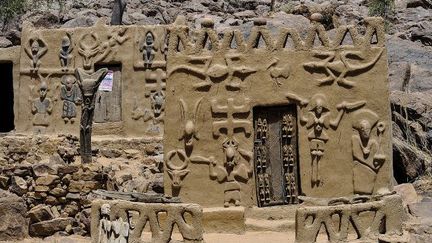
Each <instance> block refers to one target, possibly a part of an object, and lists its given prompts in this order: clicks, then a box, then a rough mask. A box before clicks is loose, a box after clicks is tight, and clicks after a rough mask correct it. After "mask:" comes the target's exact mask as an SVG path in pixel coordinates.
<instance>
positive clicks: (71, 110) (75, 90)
mask: <svg viewBox="0 0 432 243" xmlns="http://www.w3.org/2000/svg"><path fill="white" fill-rule="evenodd" d="M60 98H61V99H62V100H63V113H62V118H63V120H64V122H65V123H67V122H68V121H70V122H71V123H73V122H74V121H75V117H76V115H77V110H76V105H78V104H81V101H82V96H81V91H80V90H79V87H78V84H77V82H76V78H75V77H74V76H73V75H65V76H63V78H62V86H61V89H60Z"/></svg>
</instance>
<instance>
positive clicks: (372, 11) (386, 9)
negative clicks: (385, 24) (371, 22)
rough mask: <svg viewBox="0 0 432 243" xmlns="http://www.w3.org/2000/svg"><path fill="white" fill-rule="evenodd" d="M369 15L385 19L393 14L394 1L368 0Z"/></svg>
mask: <svg viewBox="0 0 432 243" xmlns="http://www.w3.org/2000/svg"><path fill="white" fill-rule="evenodd" d="M368 7H369V15H371V16H377V17H383V18H385V19H387V18H388V17H389V16H390V15H391V14H393V12H394V8H395V3H394V0H370V1H369V4H368Z"/></svg>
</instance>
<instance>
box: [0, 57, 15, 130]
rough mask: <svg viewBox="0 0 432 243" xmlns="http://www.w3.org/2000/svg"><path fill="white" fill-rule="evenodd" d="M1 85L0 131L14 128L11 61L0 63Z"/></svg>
mask: <svg viewBox="0 0 432 243" xmlns="http://www.w3.org/2000/svg"><path fill="white" fill-rule="evenodd" d="M0 74H1V75H2V78H1V80H2V81H1V86H2V88H1V89H0V114H1V118H0V133H6V132H10V131H12V130H14V129H15V124H14V119H15V115H14V109H13V107H14V93H13V63H12V62H6V63H0Z"/></svg>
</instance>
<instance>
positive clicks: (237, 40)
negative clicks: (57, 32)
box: [24, 18, 385, 70]
mask: <svg viewBox="0 0 432 243" xmlns="http://www.w3.org/2000/svg"><path fill="white" fill-rule="evenodd" d="M206 22H208V21H203V23H204V24H203V26H202V27H203V28H202V29H201V30H199V31H198V33H197V38H196V39H195V43H194V44H193V43H192V41H191V38H188V37H187V32H186V31H187V28H179V26H174V27H169V28H168V33H167V34H164V37H163V38H162V37H161V39H163V41H158V42H157V41H155V38H156V36H155V34H154V33H152V31H147V33H146V34H145V37H144V38H143V40H142V41H140V46H139V50H140V51H141V52H142V55H143V60H144V61H145V63H151V62H152V60H153V58H154V53H155V51H157V50H158V49H161V51H162V52H165V53H166V51H167V49H168V51H170V50H171V51H175V52H176V51H179V50H180V49H181V48H180V46H183V48H184V49H185V50H186V51H189V52H195V53H196V52H201V51H202V50H204V49H211V50H215V51H217V50H218V49H232V48H235V49H237V50H238V51H244V50H246V49H251V48H252V49H255V48H259V47H260V43H261V44H265V46H266V49H267V50H274V49H276V50H278V49H281V48H285V47H286V45H287V39H288V38H289V37H291V39H292V41H293V43H294V47H295V49H297V50H309V49H312V48H313V47H314V43H315V39H316V36H318V38H319V40H320V41H321V42H322V44H323V46H324V47H328V48H330V47H334V48H336V47H338V46H340V45H342V43H343V42H344V39H345V38H346V36H347V35H348V34H350V35H351V38H352V41H353V44H354V46H359V45H361V46H365V45H367V44H371V43H370V42H371V39H372V37H373V35H374V34H376V35H377V39H378V40H377V41H378V46H380V47H382V46H384V43H385V39H383V37H384V30H383V21H382V19H380V18H367V19H366V20H365V22H366V33H365V35H364V36H363V38H361V37H360V35H359V33H358V31H357V29H356V28H355V27H354V26H340V27H339V28H338V29H337V37H336V39H335V40H334V41H333V42H332V43H330V40H329V37H328V35H327V33H326V31H325V29H324V27H323V26H322V25H320V24H317V23H315V24H313V25H312V27H311V28H310V29H309V30H308V34H307V37H306V39H305V40H302V39H301V37H300V34H299V33H298V31H296V30H294V29H288V28H281V31H280V35H279V37H278V38H277V41H275V40H273V38H272V36H271V34H270V30H269V29H267V28H265V27H263V26H255V27H254V28H253V29H252V32H251V34H250V37H249V41H248V42H247V43H246V42H245V41H244V37H243V34H242V33H241V32H239V31H237V30H227V31H226V32H225V33H224V35H223V36H224V37H223V39H222V40H219V38H218V34H217V33H216V31H215V30H214V29H213V28H211V27H210V26H213V24H208V23H207V24H205V23H206ZM127 30H128V29H127V28H116V29H113V30H112V33H110V34H109V35H108V37H109V38H108V40H107V41H106V42H103V43H101V42H100V39H99V37H98V36H97V34H95V33H91V34H90V33H86V34H84V35H82V36H81V39H80V45H79V47H80V48H79V53H80V55H82V56H83V57H84V67H85V68H88V67H91V66H92V65H93V64H94V63H95V62H97V61H101V60H103V59H104V58H105V57H106V56H107V55H108V54H109V53H110V52H111V51H112V50H111V49H112V47H114V46H116V45H121V44H123V43H124V42H125V41H126V40H128V39H129V36H128V35H126V32H127ZM86 40H87V41H86ZM89 40H90V41H89ZM261 40H262V41H261ZM87 42H88V43H87ZM262 42H263V43H262ZM160 43H165V44H160ZM166 43H169V45H168V46H167V45H166ZM180 43H181V45H180ZM28 44H29V46H26V47H25V48H24V50H25V52H26V54H27V55H28V56H29V58H30V59H31V64H32V68H33V69H38V68H39V67H40V58H41V57H42V56H43V55H45V54H46V53H47V51H48V46H47V44H46V42H45V41H44V40H43V39H42V38H40V37H39V36H37V35H34V36H31V38H30V39H29V43H28ZM159 44H160V45H159ZM206 47H207V48H206ZM162 49H163V50H162ZM192 50H195V51H192ZM72 52H73V45H72V38H71V35H70V34H69V33H67V34H66V35H65V36H64V37H63V38H62V40H61V48H60V50H59V59H60V64H61V67H62V68H63V69H64V70H66V69H67V67H68V66H69V64H70V62H71V59H72V57H73V55H72ZM97 55H98V57H97V58H96V59H97V60H93V61H92V60H91V59H92V58H93V57H95V56H97Z"/></svg>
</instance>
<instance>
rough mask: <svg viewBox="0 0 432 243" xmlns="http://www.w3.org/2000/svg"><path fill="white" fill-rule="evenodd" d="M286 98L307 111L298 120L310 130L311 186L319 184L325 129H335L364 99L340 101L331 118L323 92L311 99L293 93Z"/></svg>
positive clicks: (363, 102) (362, 103)
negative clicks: (335, 114)
mask: <svg viewBox="0 0 432 243" xmlns="http://www.w3.org/2000/svg"><path fill="white" fill-rule="evenodd" d="M286 96H287V98H288V99H290V100H292V101H295V102H298V103H299V105H300V107H302V110H304V109H305V108H308V109H307V111H306V112H307V113H303V114H301V115H300V122H301V123H302V124H304V126H305V127H306V129H308V130H310V132H309V134H308V139H309V146H310V153H311V158H312V174H311V178H312V179H311V184H312V187H314V186H319V185H320V183H321V178H320V174H319V161H320V160H321V158H322V157H323V156H324V152H325V144H326V143H327V141H328V140H329V137H328V135H327V132H326V130H328V129H329V128H331V129H333V130H336V129H337V128H338V127H339V123H340V121H341V120H342V117H343V115H344V114H345V112H346V111H352V110H355V109H358V108H360V107H362V106H364V105H365V103H366V102H365V101H359V102H354V103H347V102H342V103H340V104H338V105H337V106H336V109H337V110H338V114H337V116H336V117H335V118H331V115H332V112H331V111H330V108H329V106H328V102H327V98H326V97H325V96H324V95H323V94H316V95H314V96H312V98H311V100H310V101H309V100H307V99H304V98H300V97H298V96H297V95H295V94H287V95H286Z"/></svg>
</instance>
